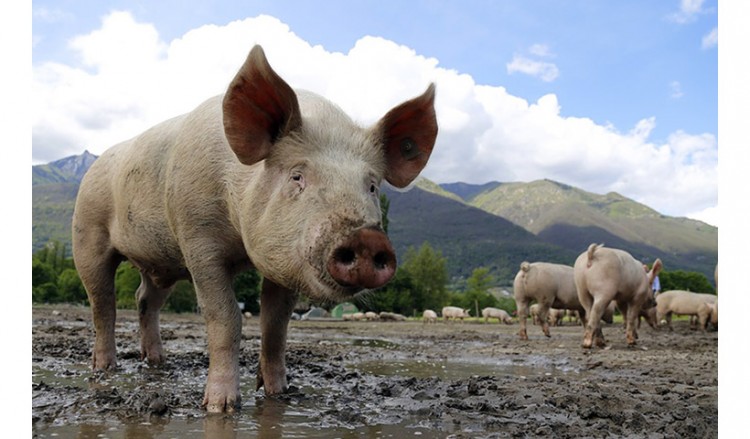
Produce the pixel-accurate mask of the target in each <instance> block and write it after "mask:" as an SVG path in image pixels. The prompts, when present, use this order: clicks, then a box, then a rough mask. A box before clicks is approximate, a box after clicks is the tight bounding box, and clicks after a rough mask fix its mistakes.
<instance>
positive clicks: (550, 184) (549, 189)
mask: <svg viewBox="0 0 750 439" xmlns="http://www.w3.org/2000/svg"><path fill="white" fill-rule="evenodd" d="M470 204H471V205H473V206H476V207H478V208H480V209H482V210H485V211H487V212H490V213H492V214H495V215H498V216H501V217H503V218H506V219H508V220H509V221H512V222H513V223H514V224H517V225H519V226H521V227H523V228H525V229H526V230H528V231H530V232H532V233H534V234H535V235H537V236H538V237H540V238H542V239H544V240H545V241H547V242H550V243H553V244H556V245H560V246H563V247H565V248H568V249H571V250H576V249H577V250H578V251H579V252H582V251H583V250H585V249H586V248H587V246H588V245H589V244H590V243H592V242H604V243H605V244H606V245H607V246H609V247H617V248H623V249H625V250H627V251H629V252H631V253H632V254H633V256H635V257H637V258H639V259H642V260H644V261H653V259H654V258H655V257H661V258H662V260H663V262H664V263H665V265H666V268H667V269H668V270H673V269H685V270H694V271H700V272H702V273H704V274H706V276H707V277H708V278H709V279H711V276H712V274H711V273H713V268H714V266H715V264H716V260H717V258H718V229H717V228H716V227H713V226H710V225H708V224H705V223H703V222H701V221H695V220H691V219H687V218H673V217H669V216H665V215H661V214H659V213H658V212H656V211H655V210H653V209H651V208H649V207H648V206H645V205H643V204H640V203H637V202H635V201H633V200H630V199H628V198H626V197H624V196H622V195H620V194H617V193H615V192H610V193H608V194H604V195H599V194H594V193H591V192H586V191H583V190H581V189H578V188H575V187H572V186H568V185H565V184H562V183H558V182H554V181H551V180H538V181H533V182H530V183H503V184H501V185H500V186H497V187H495V188H493V189H489V190H486V191H484V192H482V193H480V194H478V195H476V196H475V197H474V198H473V199H472V200H471V203H470Z"/></svg>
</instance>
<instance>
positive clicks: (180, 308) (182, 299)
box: [164, 280, 198, 312]
mask: <svg viewBox="0 0 750 439" xmlns="http://www.w3.org/2000/svg"><path fill="white" fill-rule="evenodd" d="M197 308H198V301H197V299H196V297H195V288H194V287H193V284H192V283H191V282H190V281H188V280H180V281H177V283H175V285H174V288H173V289H172V292H171V293H170V294H169V297H168V298H167V303H165V304H164V309H165V310H166V311H172V312H193V311H195V310H196V309H197Z"/></svg>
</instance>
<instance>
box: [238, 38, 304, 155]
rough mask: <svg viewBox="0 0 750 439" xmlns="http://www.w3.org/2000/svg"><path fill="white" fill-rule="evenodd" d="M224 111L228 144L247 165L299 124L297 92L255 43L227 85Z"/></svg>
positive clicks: (264, 153) (300, 119)
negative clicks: (276, 70)
mask: <svg viewBox="0 0 750 439" xmlns="http://www.w3.org/2000/svg"><path fill="white" fill-rule="evenodd" d="M223 111H224V133H225V134H226V136H227V140H228V141H229V145H230V146H231V147H232V150H233V151H234V153H235V154H236V155H237V158H238V159H239V160H240V162H242V163H244V164H246V165H251V164H253V163H256V162H259V161H260V160H263V159H265V158H266V157H268V154H269V153H270V152H271V148H272V147H273V144H274V143H275V142H276V140H278V139H279V138H281V137H283V136H284V135H286V134H288V133H289V132H290V131H292V130H294V129H296V128H298V127H299V126H300V124H301V123H302V118H301V117H300V110H299V103H298V102H297V95H296V94H295V93H294V90H292V88H291V87H290V86H289V84H287V83H286V82H284V80H283V79H281V77H280V76H279V75H278V74H276V72H274V71H273V69H272V68H271V66H270V65H269V64H268V60H267V59H266V55H265V53H263V49H262V48H261V47H260V46H257V45H256V46H255V47H253V49H252V50H251V51H250V55H248V57H247V60H246V61H245V64H243V65H242V67H241V68H240V71H239V72H237V76H235V77H234V79H233V80H232V82H231V84H229V88H228V89H227V92H226V94H225V95H224V102H223Z"/></svg>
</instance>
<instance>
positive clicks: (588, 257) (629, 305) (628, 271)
mask: <svg viewBox="0 0 750 439" xmlns="http://www.w3.org/2000/svg"><path fill="white" fill-rule="evenodd" d="M661 267H662V263H661V260H660V259H656V261H655V262H654V264H653V266H652V268H651V270H650V271H649V272H648V273H647V272H645V271H644V269H643V264H641V262H639V261H637V260H636V259H635V258H633V256H631V255H630V253H628V252H626V251H624V250H620V249H612V248H606V247H604V245H603V244H591V245H589V247H588V249H587V250H586V251H585V252H583V253H581V254H580V255H579V256H578V258H577V259H576V262H575V265H574V266H573V271H574V279H575V284H576V290H577V293H578V299H579V300H580V301H581V305H583V307H584V308H585V309H586V316H587V318H586V326H585V330H584V335H583V343H582V346H583V347H584V348H587V349H588V348H591V346H592V345H593V344H594V343H595V344H596V345H597V346H598V347H604V346H606V342H605V340H604V334H603V333H602V329H601V323H600V319H601V316H602V314H604V312H605V311H606V309H607V307H608V306H610V304H611V303H612V302H613V301H614V302H615V303H616V304H617V307H618V308H619V309H620V311H621V312H622V314H623V317H624V319H625V337H626V340H627V343H628V345H634V344H635V343H636V339H637V338H638V333H637V332H636V328H635V325H636V320H637V318H638V313H639V311H640V310H641V309H648V308H651V307H653V306H654V304H655V302H654V299H653V294H652V292H651V284H652V282H653V280H654V277H656V275H657V274H659V271H661Z"/></svg>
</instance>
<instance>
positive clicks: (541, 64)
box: [505, 55, 560, 82]
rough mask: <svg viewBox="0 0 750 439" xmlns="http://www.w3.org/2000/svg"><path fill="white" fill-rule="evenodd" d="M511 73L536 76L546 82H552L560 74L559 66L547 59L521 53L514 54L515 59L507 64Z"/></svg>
mask: <svg viewBox="0 0 750 439" xmlns="http://www.w3.org/2000/svg"><path fill="white" fill-rule="evenodd" d="M505 67H506V69H507V71H508V73H509V74H513V73H523V74H526V75H530V76H535V77H537V78H539V79H541V80H542V81H544V82H552V81H554V80H555V79H557V77H558V76H559V74H560V71H559V70H558V69H557V66H556V65H555V64H553V63H550V62H546V61H536V60H533V59H530V58H526V57H523V56H520V55H514V56H513V60H512V61H511V62H509V63H508V64H506V65H505Z"/></svg>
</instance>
